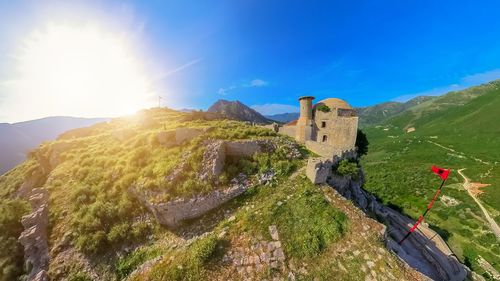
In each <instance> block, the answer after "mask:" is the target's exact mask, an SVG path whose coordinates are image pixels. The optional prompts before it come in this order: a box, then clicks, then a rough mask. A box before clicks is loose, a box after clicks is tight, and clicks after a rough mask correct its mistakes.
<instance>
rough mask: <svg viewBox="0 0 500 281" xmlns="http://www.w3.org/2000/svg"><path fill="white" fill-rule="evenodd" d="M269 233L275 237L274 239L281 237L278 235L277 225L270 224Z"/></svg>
mask: <svg viewBox="0 0 500 281" xmlns="http://www.w3.org/2000/svg"><path fill="white" fill-rule="evenodd" d="M269 234H270V235H271V238H273V240H280V237H279V235H278V228H277V227H276V225H270V226H269Z"/></svg>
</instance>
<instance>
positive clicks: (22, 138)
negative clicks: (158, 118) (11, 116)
mask: <svg viewBox="0 0 500 281" xmlns="http://www.w3.org/2000/svg"><path fill="white" fill-rule="evenodd" d="M107 120H109V119H106V118H76V117H64V116H57V117H47V118H42V119H37V120H31V121H26V122H19V123H13V124H9V123H0V136H1V137H0V174H3V173H5V172H7V171H8V170H10V169H12V168H13V167H15V166H16V165H17V164H19V163H21V162H22V161H24V160H25V158H26V153H27V152H29V151H30V150H31V149H33V148H35V147H37V146H38V145H39V144H41V143H42V142H44V141H49V140H54V139H55V138H57V136H58V135H59V134H61V133H63V132H65V131H67V130H71V129H75V128H80V127H86V126H90V125H93V124H95V123H98V122H102V121H107Z"/></svg>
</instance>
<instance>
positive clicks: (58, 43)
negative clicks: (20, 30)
mask: <svg viewBox="0 0 500 281" xmlns="http://www.w3.org/2000/svg"><path fill="white" fill-rule="evenodd" d="M15 60H16V69H15V71H16V74H15V76H16V77H15V79H13V81H12V83H11V85H10V87H11V89H10V90H11V92H13V93H14V96H13V97H12V98H14V99H15V102H17V103H20V104H23V106H25V107H28V109H30V110H32V111H35V112H36V113H37V115H40V116H47V115H72V116H103V117H106V116H109V117H112V116H119V115H124V114H129V113H133V112H135V111H137V110H138V109H141V108H146V107H150V106H151V105H152V104H153V103H152V101H153V99H154V96H155V94H154V91H153V87H152V81H151V80H150V79H149V78H148V77H149V75H147V72H146V68H145V64H144V63H143V62H141V61H140V60H139V59H138V56H137V55H136V54H134V53H133V52H132V48H131V47H130V43H129V42H127V37H126V36H122V35H117V34H113V33H111V32H106V31H104V30H102V29H101V28H99V27H98V26H95V25H79V26H72V25H58V24H49V25H47V26H46V27H45V28H43V29H41V30H37V31H35V32H33V33H32V34H30V35H29V36H28V37H27V38H26V40H25V42H24V44H23V47H22V48H21V50H20V51H19V54H18V55H17V56H15ZM15 102H12V104H15ZM32 113H33V112H32Z"/></svg>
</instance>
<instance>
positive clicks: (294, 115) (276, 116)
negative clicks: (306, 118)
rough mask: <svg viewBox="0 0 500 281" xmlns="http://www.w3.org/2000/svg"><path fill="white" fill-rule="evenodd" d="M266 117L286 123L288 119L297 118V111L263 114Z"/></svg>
mask: <svg viewBox="0 0 500 281" xmlns="http://www.w3.org/2000/svg"><path fill="white" fill-rule="evenodd" d="M265 117H266V118H267V119H270V120H273V121H276V122H280V123H288V122H290V121H293V120H295V119H298V118H299V113H298V112H292V113H281V114H274V115H265Z"/></svg>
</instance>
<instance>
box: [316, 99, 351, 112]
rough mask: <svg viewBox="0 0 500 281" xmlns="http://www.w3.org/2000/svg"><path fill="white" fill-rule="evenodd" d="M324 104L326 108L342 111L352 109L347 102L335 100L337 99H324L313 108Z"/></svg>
mask: <svg viewBox="0 0 500 281" xmlns="http://www.w3.org/2000/svg"><path fill="white" fill-rule="evenodd" d="M320 104H324V105H326V106H328V107H329V108H342V109H352V106H350V105H349V104H348V103H347V102H345V101H343V100H341V99H337V98H329V99H324V100H322V101H319V102H318V103H316V104H315V105H314V107H316V106H318V105H320Z"/></svg>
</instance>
